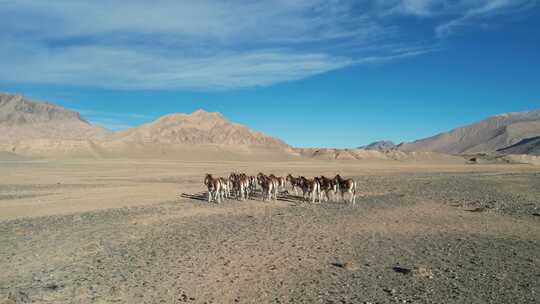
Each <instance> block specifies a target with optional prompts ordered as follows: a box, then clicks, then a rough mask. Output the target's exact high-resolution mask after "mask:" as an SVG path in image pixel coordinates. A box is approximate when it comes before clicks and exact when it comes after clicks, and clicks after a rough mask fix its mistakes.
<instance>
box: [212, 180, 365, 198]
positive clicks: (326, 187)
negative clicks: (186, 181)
mask: <svg viewBox="0 0 540 304" xmlns="http://www.w3.org/2000/svg"><path fill="white" fill-rule="evenodd" d="M204 184H205V185H206V187H207V188H208V202H212V201H215V202H217V203H220V202H221V201H222V200H225V199H227V198H236V199H239V200H247V199H250V198H253V197H254V196H255V193H256V191H257V188H258V186H260V188H261V190H262V199H263V201H266V200H277V195H278V192H279V191H286V188H287V184H288V185H289V186H290V187H291V189H292V191H294V194H295V195H297V196H298V195H299V191H301V192H302V199H303V200H311V202H312V203H315V201H316V200H317V199H318V201H319V203H320V202H321V200H322V199H325V200H326V201H330V193H333V194H334V196H336V195H337V194H338V193H340V194H341V200H344V197H345V193H348V195H349V202H350V203H352V204H353V205H354V204H355V203H356V182H355V181H354V180H352V179H343V178H342V177H341V176H340V175H339V174H338V175H336V176H335V177H334V178H327V177H324V176H320V177H319V176H317V177H314V178H312V179H308V178H305V177H303V176H300V177H294V176H292V175H291V174H289V175H287V177H280V176H275V175H274V174H270V175H265V174H263V173H259V174H257V176H249V175H247V174H245V173H234V172H233V173H231V174H230V175H229V177H228V178H225V177H213V176H212V174H206V176H205V178H204ZM323 195H324V197H323Z"/></svg>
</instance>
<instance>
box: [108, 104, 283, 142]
mask: <svg viewBox="0 0 540 304" xmlns="http://www.w3.org/2000/svg"><path fill="white" fill-rule="evenodd" d="M111 140H112V141H115V142H118V141H120V142H132V143H137V144H175V145H178V144H183V145H208V144H210V145H225V146H258V147H267V148H278V149H284V148H289V146H288V145H287V144H286V143H285V142H284V141H282V140H279V139H276V138H273V137H270V136H268V135H265V134H263V133H260V132H256V131H253V130H251V129H249V128H247V127H245V126H242V125H239V124H236V123H232V122H230V121H228V120H227V119H225V118H224V117H223V115H221V114H220V113H210V112H206V111H204V110H198V111H195V112H193V113H191V114H170V115H166V116H163V117H161V118H159V119H157V120H156V121H154V122H151V123H149V124H145V125H142V126H139V127H136V128H132V129H129V130H126V131H123V132H118V133H116V134H114V135H113V136H112V137H111Z"/></svg>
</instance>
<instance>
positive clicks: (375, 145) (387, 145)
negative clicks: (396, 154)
mask: <svg viewBox="0 0 540 304" xmlns="http://www.w3.org/2000/svg"><path fill="white" fill-rule="evenodd" d="M396 148H397V146H396V144H394V143H393V142H392V141H389V140H381V141H376V142H372V143H371V144H369V145H366V146H362V147H358V149H364V150H377V151H390V150H394V149H396Z"/></svg>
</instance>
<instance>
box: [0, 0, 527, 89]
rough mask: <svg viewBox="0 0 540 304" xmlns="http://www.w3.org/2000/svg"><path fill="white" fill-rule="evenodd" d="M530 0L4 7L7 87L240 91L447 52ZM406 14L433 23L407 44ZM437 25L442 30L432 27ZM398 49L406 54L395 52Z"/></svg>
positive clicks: (0, 20)
mask: <svg viewBox="0 0 540 304" xmlns="http://www.w3.org/2000/svg"><path fill="white" fill-rule="evenodd" d="M532 2H534V3H535V1H532V0H530V1H526V0H516V1H510V0H491V1H488V0H471V1H465V0H460V1H444V0H401V1H398V0H368V1H353V0H330V1H327V0H298V1H289V0H269V1H248V0H233V1H217V0H191V1H173V0H157V1H153V2H148V1H143V0H132V1H82V0H70V1H68V0H58V1H40V0H0V6H1V8H2V9H1V10H0V28H2V31H0V65H1V66H2V69H0V81H2V82H9V83H40V84H72V85H81V86H93V87H102V88H112V89H196V90H200V89H230V88H239V87H247V86H266V85H272V84H275V83H279V82H284V81H292V80H297V79H302V78H306V77H310V76H313V75H317V74H320V73H325V72H328V71H332V70H336V69H340V68H344V67H347V66H351V65H356V64H370V63H380V62H387V61H390V60H396V59H400V58H405V57H410V56H415V55H420V54H423V53H426V52H429V51H432V50H434V49H437V45H438V41H437V38H436V36H435V34H437V36H438V37H439V39H443V38H444V37H446V36H448V35H449V34H452V33H454V32H455V31H457V30H459V29H460V28H462V27H464V26H467V25H470V24H473V23H474V20H476V19H477V18H479V17H482V18H485V17H488V16H492V15H494V14H503V13H504V12H506V11H509V10H510V11H511V10H513V9H516V8H521V7H524V6H526V5H535V4H534V3H533V4H531V3H532ZM396 15H404V16H408V17H410V18H418V17H421V18H433V19H435V20H437V24H438V26H437V27H436V28H434V29H433V31H434V37H433V39H432V40H421V41H411V39H410V38H408V39H407V38H403V37H407V36H409V35H404V34H407V31H410V30H411V29H409V28H407V26H406V25H404V24H402V23H399V21H398V20H399V19H400V18H396ZM430 26H432V25H430ZM394 45H398V46H399V47H397V48H389V47H388V46H394Z"/></svg>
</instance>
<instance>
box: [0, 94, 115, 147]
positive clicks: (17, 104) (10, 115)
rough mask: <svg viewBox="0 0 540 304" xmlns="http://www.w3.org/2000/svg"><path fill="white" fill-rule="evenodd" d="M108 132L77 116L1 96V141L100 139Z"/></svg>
mask: <svg viewBox="0 0 540 304" xmlns="http://www.w3.org/2000/svg"><path fill="white" fill-rule="evenodd" d="M110 133H111V132H110V131H108V130H106V129H104V128H101V127H97V126H94V125H92V124H90V123H89V122H87V121H86V120H84V119H83V118H82V117H81V116H80V115H79V113H77V112H74V111H71V110H67V109H65V108H63V107H60V106H57V105H53V104H50V103H46V102H36V101H31V100H29V99H27V98H25V97H23V96H20V95H14V94H6V93H0V141H1V142H2V143H6V142H18V141H21V140H30V139H32V140H33V139H56V140H87V139H103V138H105V137H106V136H107V135H109V134H110Z"/></svg>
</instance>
